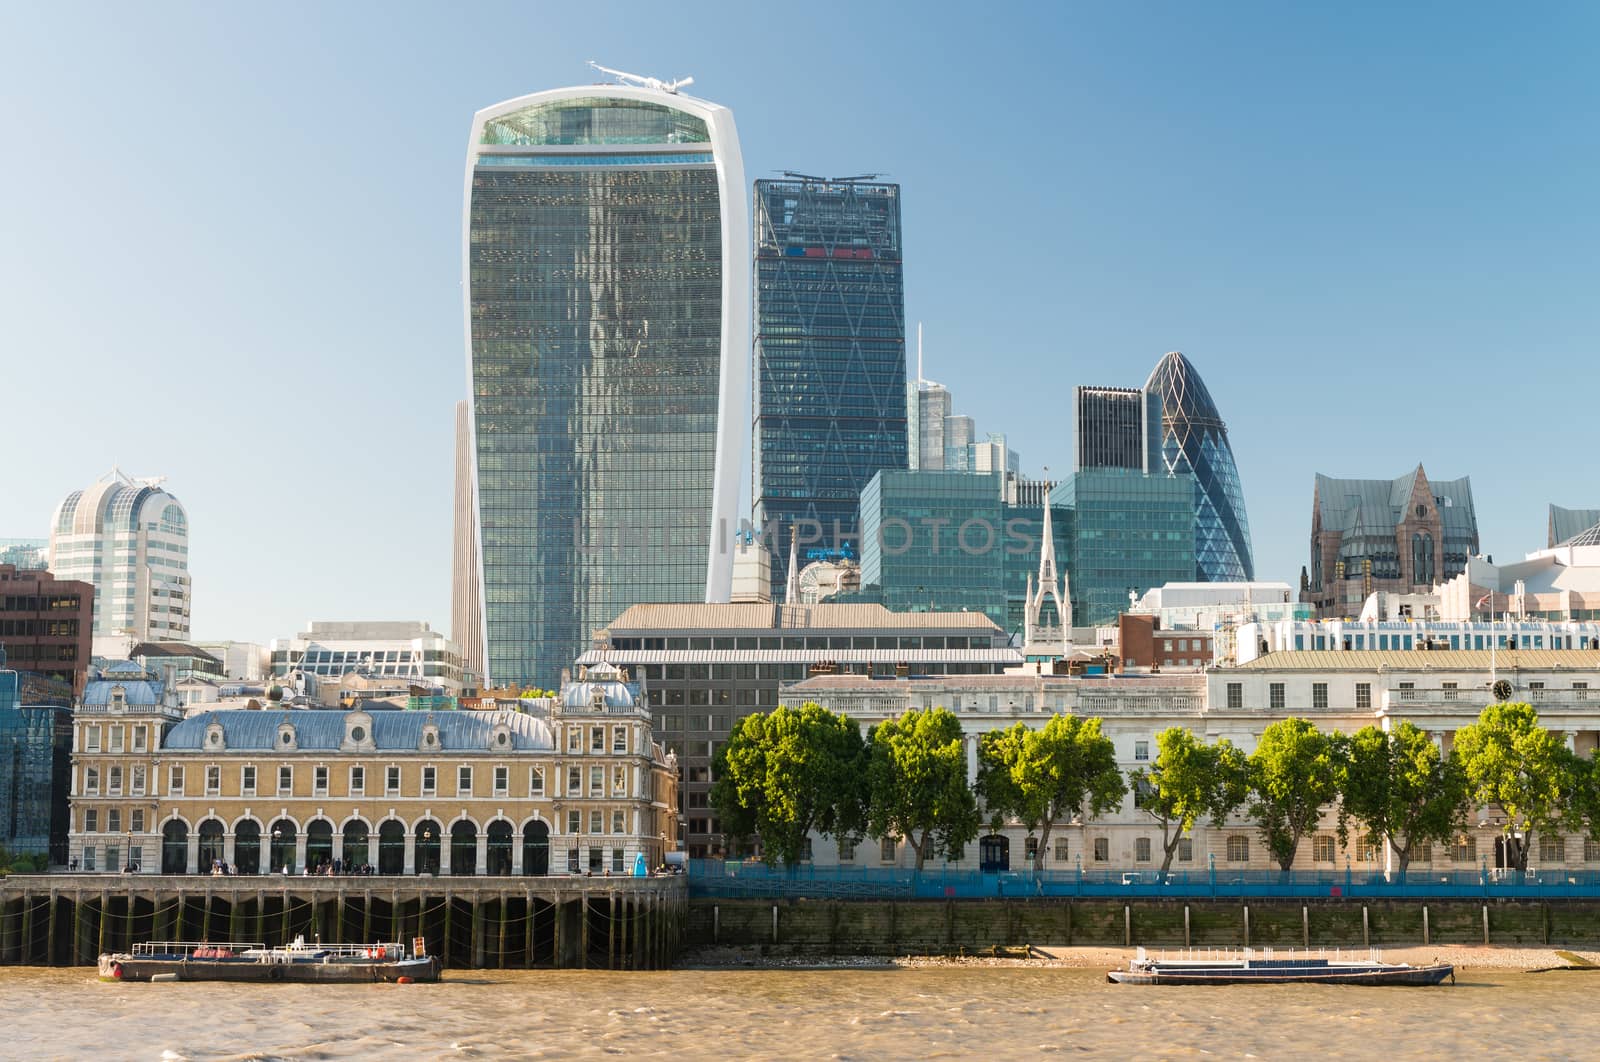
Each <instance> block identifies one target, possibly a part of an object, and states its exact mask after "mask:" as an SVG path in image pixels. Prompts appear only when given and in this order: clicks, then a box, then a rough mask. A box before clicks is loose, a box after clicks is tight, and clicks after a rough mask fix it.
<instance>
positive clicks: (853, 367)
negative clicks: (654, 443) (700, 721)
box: [754, 180, 907, 600]
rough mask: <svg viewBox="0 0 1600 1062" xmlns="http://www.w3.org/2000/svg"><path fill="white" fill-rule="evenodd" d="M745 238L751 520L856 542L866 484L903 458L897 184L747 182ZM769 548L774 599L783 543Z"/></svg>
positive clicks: (783, 569) (835, 545)
mask: <svg viewBox="0 0 1600 1062" xmlns="http://www.w3.org/2000/svg"><path fill="white" fill-rule="evenodd" d="M755 241H756V243H755V251H756V262H755V362H756V405H755V465H754V470H755V484H754V499H755V504H756V511H757V513H758V518H759V521H760V523H761V525H762V526H763V527H771V526H772V525H773V524H774V523H776V524H777V525H778V526H779V527H780V528H781V529H782V530H781V532H780V533H783V534H787V532H788V530H789V528H790V527H792V525H793V524H794V522H795V521H798V520H811V521H816V523H817V525H819V526H820V528H821V542H820V543H818V544H819V545H820V546H822V547H823V548H825V549H839V548H841V547H843V546H844V545H845V544H846V543H849V544H850V546H851V548H852V549H856V548H858V545H859V538H860V533H859V530H860V529H859V526H858V512H859V504H858V503H859V499H860V496H861V490H862V488H863V487H865V486H866V485H867V482H868V481H869V480H871V478H872V476H873V474H874V473H876V472H878V471H879V470H880V469H904V468H905V467H906V460H907V458H906V388H905V380H906V350H905V346H906V344H905V298H904V285H903V281H902V276H901V260H900V187H899V185H895V184H878V183H868V182H858V181H839V182H817V181H811V180H782V181H776V180H773V181H766V180H763V181H757V182H755ZM805 530H809V528H807V529H805ZM769 545H770V546H771V548H772V549H773V561H772V589H773V595H774V599H775V600H777V599H781V598H782V596H783V589H784V585H785V580H786V579H787V578H788V562H789V558H788V550H787V546H786V540H785V543H770V544H769Z"/></svg>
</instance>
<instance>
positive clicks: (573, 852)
mask: <svg viewBox="0 0 1600 1062" xmlns="http://www.w3.org/2000/svg"><path fill="white" fill-rule="evenodd" d="M567 872H568V873H569V874H576V873H577V872H578V850H577V849H576V848H572V849H569V850H568V851H567Z"/></svg>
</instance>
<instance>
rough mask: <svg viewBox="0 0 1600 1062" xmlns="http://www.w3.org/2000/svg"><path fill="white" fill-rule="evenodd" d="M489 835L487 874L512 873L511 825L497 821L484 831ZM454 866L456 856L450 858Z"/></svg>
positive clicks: (500, 820)
mask: <svg viewBox="0 0 1600 1062" xmlns="http://www.w3.org/2000/svg"><path fill="white" fill-rule="evenodd" d="M484 832H485V833H487V834H488V842H489V843H488V851H487V852H486V853H485V856H486V861H487V863H488V866H487V867H486V868H485V872H486V873H489V874H493V875H499V876H504V875H507V874H510V873H511V833H512V827H511V823H509V822H507V821H506V820H505V819H496V820H494V821H493V822H491V823H489V828H488V829H487V830H485V831H484ZM450 860H451V863H452V865H454V862H455V856H454V855H453V854H452V855H451V857H450Z"/></svg>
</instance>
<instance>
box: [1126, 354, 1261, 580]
mask: <svg viewBox="0 0 1600 1062" xmlns="http://www.w3.org/2000/svg"><path fill="white" fill-rule="evenodd" d="M1144 386H1145V390H1146V391H1151V392H1154V393H1157V394H1159V395H1160V396H1161V409H1162V413H1161V425H1162V434H1161V456H1162V460H1163V462H1164V463H1165V465H1166V467H1167V468H1168V469H1169V470H1171V471H1173V472H1188V473H1192V474H1193V476H1194V510H1195V513H1194V564H1195V578H1197V579H1199V580H1201V581H1202V582H1210V583H1227V582H1247V581H1249V580H1252V579H1254V578H1255V577H1256V576H1255V571H1256V565H1255V560H1254V559H1253V558H1252V556H1251V553H1250V521H1249V518H1248V517H1247V516H1246V514H1245V508H1244V488H1243V487H1242V486H1241V485H1240V483H1239V467H1238V465H1236V464H1235V463H1234V460H1233V447H1231V446H1229V445H1228V428H1227V425H1225V424H1223V422H1222V417H1221V415H1219V414H1218V413H1217V407H1216V404H1215V403H1213V402H1212V401H1211V393H1210V392H1209V391H1207V390H1206V385H1205V383H1204V381H1202V380H1201V379H1200V374H1199V373H1197V372H1195V369H1194V366H1193V365H1192V364H1190V362H1189V359H1188V358H1186V357H1184V356H1183V355H1182V354H1180V353H1179V352H1177V351H1173V352H1172V353H1170V354H1168V355H1166V356H1165V357H1163V358H1162V359H1161V360H1160V361H1159V362H1157V363H1156V367H1155V371H1154V372H1152V373H1151V374H1150V379H1149V380H1148V381H1147V382H1146V383H1145V385H1144Z"/></svg>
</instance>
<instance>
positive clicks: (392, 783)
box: [383, 766, 400, 796]
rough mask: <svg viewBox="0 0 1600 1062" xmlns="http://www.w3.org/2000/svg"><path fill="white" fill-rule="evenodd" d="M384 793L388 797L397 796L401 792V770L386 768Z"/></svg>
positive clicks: (392, 767)
mask: <svg viewBox="0 0 1600 1062" xmlns="http://www.w3.org/2000/svg"><path fill="white" fill-rule="evenodd" d="M383 791H384V793H385V794H386V795H388V796H396V795H398V794H399V792H400V768H399V767H394V766H390V767H385V768H384V769H383Z"/></svg>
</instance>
